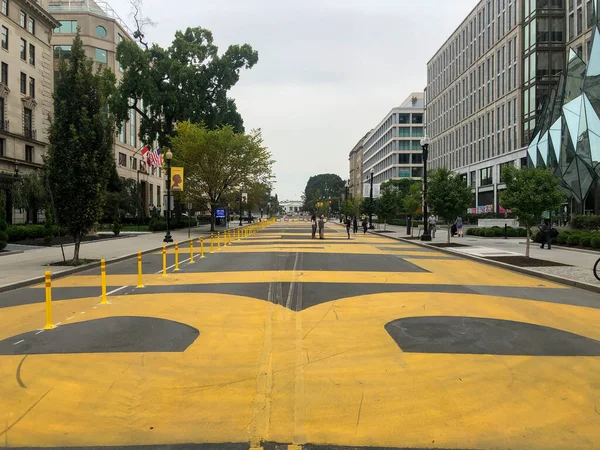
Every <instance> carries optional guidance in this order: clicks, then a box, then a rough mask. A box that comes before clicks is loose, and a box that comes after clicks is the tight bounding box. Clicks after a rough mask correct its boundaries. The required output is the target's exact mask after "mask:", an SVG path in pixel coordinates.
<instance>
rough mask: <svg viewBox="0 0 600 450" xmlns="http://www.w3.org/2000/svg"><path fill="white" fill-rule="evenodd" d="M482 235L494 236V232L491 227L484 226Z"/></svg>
mask: <svg viewBox="0 0 600 450" xmlns="http://www.w3.org/2000/svg"><path fill="white" fill-rule="evenodd" d="M484 236H485V237H494V236H496V232H495V230H493V229H492V228H486V230H485V232H484Z"/></svg>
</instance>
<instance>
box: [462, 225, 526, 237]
mask: <svg viewBox="0 0 600 450" xmlns="http://www.w3.org/2000/svg"><path fill="white" fill-rule="evenodd" d="M467 235H469V236H480V237H504V227H491V228H486V227H480V228H469V229H468V230H467ZM506 235H507V236H508V237H526V236H527V230H525V228H513V227H507V228H506Z"/></svg>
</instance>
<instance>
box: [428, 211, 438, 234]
mask: <svg viewBox="0 0 600 450" xmlns="http://www.w3.org/2000/svg"><path fill="white" fill-rule="evenodd" d="M428 222H429V234H430V236H431V238H432V239H435V228H436V227H435V224H436V222H437V220H436V219H435V216H434V215H433V214H431V215H430V216H429V219H428Z"/></svg>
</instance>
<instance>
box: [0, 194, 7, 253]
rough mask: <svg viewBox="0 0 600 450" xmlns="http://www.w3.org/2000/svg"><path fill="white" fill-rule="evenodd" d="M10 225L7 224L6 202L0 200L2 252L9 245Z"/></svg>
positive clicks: (0, 242) (0, 240) (0, 245)
mask: <svg viewBox="0 0 600 450" xmlns="http://www.w3.org/2000/svg"><path fill="white" fill-rule="evenodd" d="M7 228H8V224H7V223H6V207H5V205H4V200H0V250H4V249H5V248H6V246H7V245H8V234H7V233H6V230H7Z"/></svg>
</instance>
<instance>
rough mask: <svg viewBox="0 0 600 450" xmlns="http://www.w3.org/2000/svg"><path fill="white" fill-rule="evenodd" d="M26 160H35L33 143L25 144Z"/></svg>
mask: <svg viewBox="0 0 600 450" xmlns="http://www.w3.org/2000/svg"><path fill="white" fill-rule="evenodd" d="M25 161H27V162H33V146H32V145H26V146H25Z"/></svg>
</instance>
